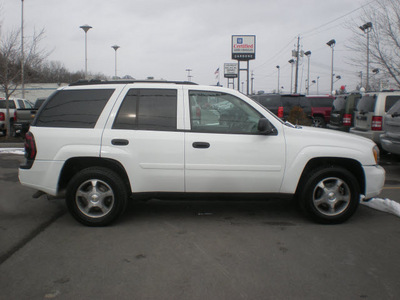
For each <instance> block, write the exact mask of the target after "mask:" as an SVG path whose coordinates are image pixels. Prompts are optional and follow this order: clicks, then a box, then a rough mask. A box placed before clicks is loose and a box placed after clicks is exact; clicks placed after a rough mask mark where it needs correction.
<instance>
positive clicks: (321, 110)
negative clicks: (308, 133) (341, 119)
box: [307, 95, 335, 127]
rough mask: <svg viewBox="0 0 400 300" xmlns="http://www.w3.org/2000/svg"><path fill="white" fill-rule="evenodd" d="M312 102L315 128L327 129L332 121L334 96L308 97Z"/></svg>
mask: <svg viewBox="0 0 400 300" xmlns="http://www.w3.org/2000/svg"><path fill="white" fill-rule="evenodd" d="M307 99H309V100H310V102H311V115H312V118H313V126H314V127H326V124H328V123H329V120H330V119H331V111H332V103H333V101H334V100H335V97H333V96H329V95H327V96H314V95H310V96H307Z"/></svg>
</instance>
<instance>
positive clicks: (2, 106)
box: [0, 98, 33, 134]
mask: <svg viewBox="0 0 400 300" xmlns="http://www.w3.org/2000/svg"><path fill="white" fill-rule="evenodd" d="M8 103H9V104H8V108H9V117H10V128H11V129H12V131H13V132H12V134H14V122H15V121H16V119H17V109H24V108H29V109H31V108H33V106H32V103H30V102H29V101H28V100H26V99H14V98H11V99H9V102H8ZM6 115H7V112H6V100H5V99H4V98H2V99H0V131H1V132H2V133H3V134H6Z"/></svg>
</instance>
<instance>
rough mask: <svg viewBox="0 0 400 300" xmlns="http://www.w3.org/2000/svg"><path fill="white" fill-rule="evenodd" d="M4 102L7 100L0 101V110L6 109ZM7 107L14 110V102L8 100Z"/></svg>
mask: <svg viewBox="0 0 400 300" xmlns="http://www.w3.org/2000/svg"><path fill="white" fill-rule="evenodd" d="M6 101H7V100H0V108H6ZM8 107H9V108H15V103H14V100H8Z"/></svg>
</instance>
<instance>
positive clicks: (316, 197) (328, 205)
mask: <svg viewBox="0 0 400 300" xmlns="http://www.w3.org/2000/svg"><path fill="white" fill-rule="evenodd" d="M350 200H351V191H350V188H349V186H348V185H347V183H346V182H344V181H343V180H342V179H340V178H337V177H329V178H324V179H323V180H321V181H320V182H319V183H318V184H317V185H316V186H315V188H314V191H313V204H314V206H315V208H316V209H317V210H318V211H319V212H320V213H321V214H324V215H326V216H337V215H339V214H341V213H343V212H344V211H345V210H346V209H347V207H348V206H349V204H350Z"/></svg>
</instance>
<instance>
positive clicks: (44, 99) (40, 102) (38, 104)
mask: <svg viewBox="0 0 400 300" xmlns="http://www.w3.org/2000/svg"><path fill="white" fill-rule="evenodd" d="M46 99H47V98H37V99H36V101H35V104H34V106H33V107H34V108H36V109H39V108H40V107H41V106H42V104H43V103H44V101H46Z"/></svg>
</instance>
